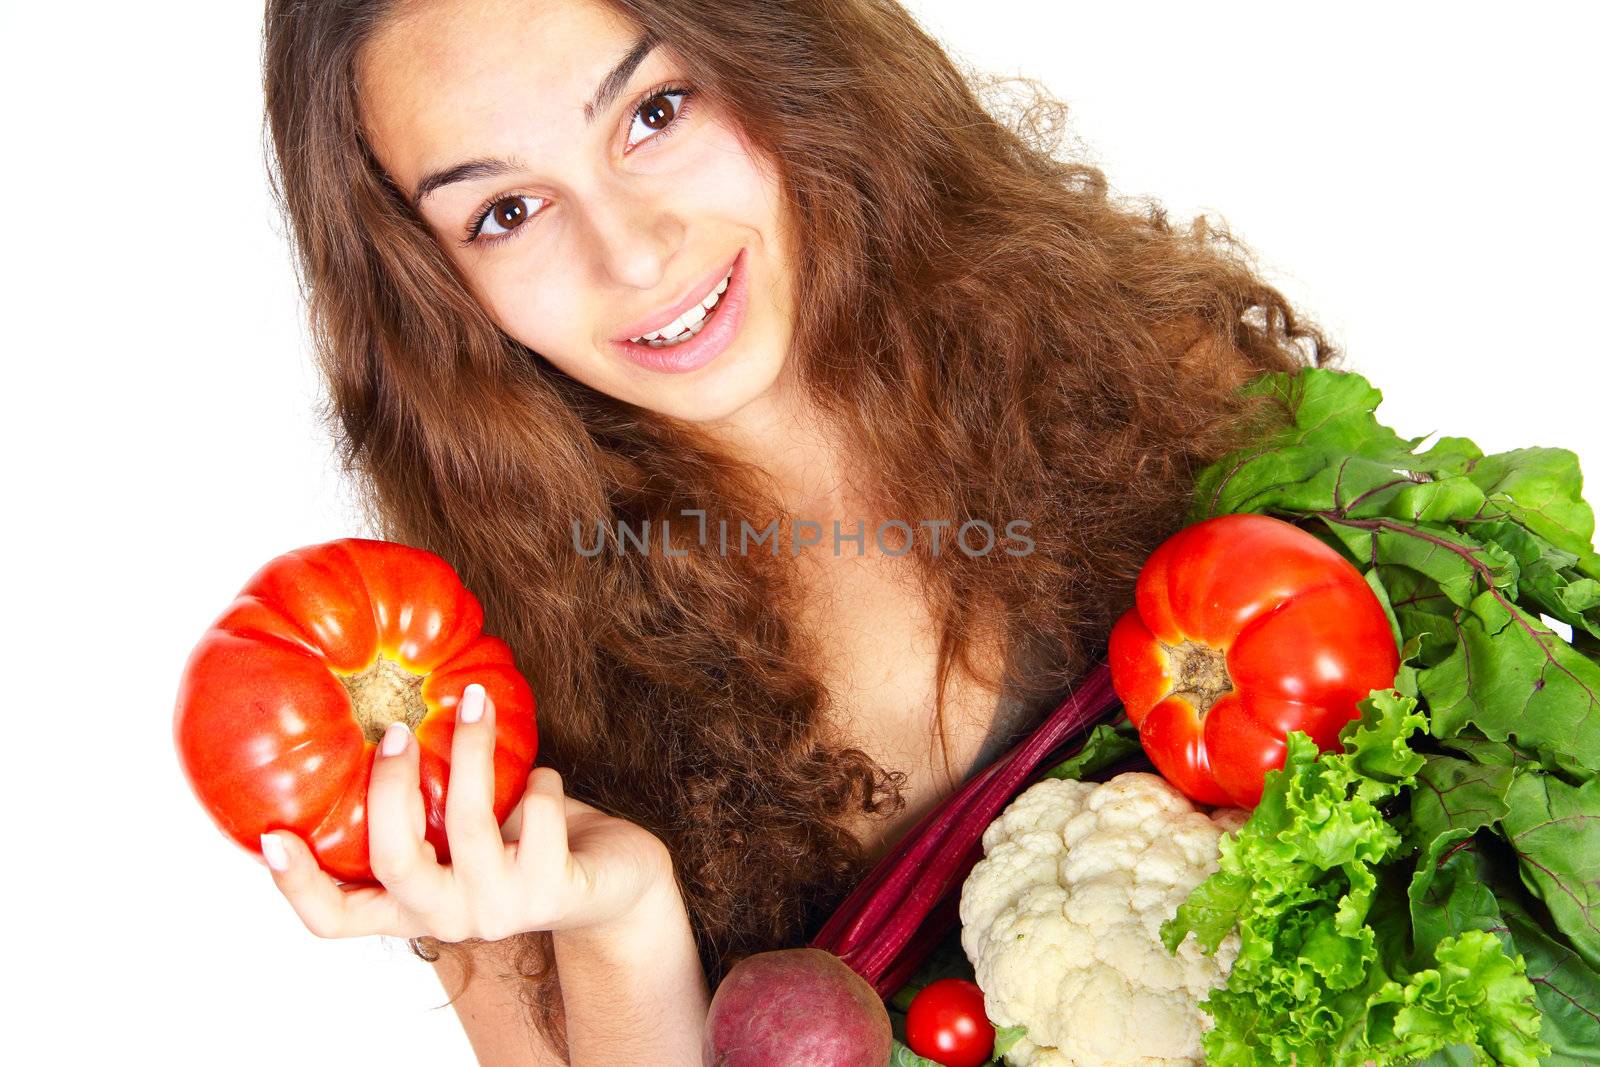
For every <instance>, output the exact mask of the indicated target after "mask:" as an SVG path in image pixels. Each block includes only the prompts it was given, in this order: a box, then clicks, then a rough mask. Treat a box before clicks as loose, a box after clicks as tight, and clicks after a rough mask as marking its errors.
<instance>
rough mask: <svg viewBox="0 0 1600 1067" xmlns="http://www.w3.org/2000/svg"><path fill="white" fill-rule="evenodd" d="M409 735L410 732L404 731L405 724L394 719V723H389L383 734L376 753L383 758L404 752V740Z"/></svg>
mask: <svg viewBox="0 0 1600 1067" xmlns="http://www.w3.org/2000/svg"><path fill="white" fill-rule="evenodd" d="M410 734H411V731H410V730H408V729H406V724H405V723H403V722H401V721H400V720H398V719H396V720H395V721H394V722H392V723H390V724H389V728H388V729H387V730H385V731H384V732H383V744H382V745H381V746H379V748H378V751H379V752H381V753H383V754H384V755H385V756H398V755H400V753H402V752H404V751H405V750H406V738H407V737H408V736H410Z"/></svg>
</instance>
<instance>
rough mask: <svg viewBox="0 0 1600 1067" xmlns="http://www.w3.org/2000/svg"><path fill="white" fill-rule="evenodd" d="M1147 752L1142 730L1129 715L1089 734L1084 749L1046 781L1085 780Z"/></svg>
mask: <svg viewBox="0 0 1600 1067" xmlns="http://www.w3.org/2000/svg"><path fill="white" fill-rule="evenodd" d="M1143 751H1144V749H1143V747H1142V746H1141V745H1140V744H1139V730H1138V728H1137V727H1135V726H1134V725H1133V723H1131V722H1129V721H1128V717H1127V716H1126V715H1123V716H1121V717H1120V718H1118V719H1117V720H1116V721H1115V722H1109V723H1101V724H1100V725H1098V726H1096V727H1095V728H1094V729H1093V730H1090V731H1089V736H1088V738H1086V739H1085V740H1084V742H1083V747H1082V748H1080V749H1078V751H1077V752H1076V753H1075V754H1074V755H1071V756H1068V757H1067V758H1066V759H1064V760H1062V761H1061V762H1060V763H1058V764H1056V765H1055V766H1054V767H1052V768H1050V769H1049V770H1048V771H1045V772H1044V777H1046V778H1068V779H1074V780H1076V779H1083V778H1087V777H1089V776H1090V775H1094V774H1098V773H1100V772H1101V771H1103V770H1105V769H1106V768H1108V767H1114V766H1116V765H1117V764H1119V763H1121V762H1122V761H1123V760H1125V759H1130V758H1132V757H1134V756H1137V755H1139V754H1140V753H1142V752H1143Z"/></svg>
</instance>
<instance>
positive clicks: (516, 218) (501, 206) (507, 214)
mask: <svg viewBox="0 0 1600 1067" xmlns="http://www.w3.org/2000/svg"><path fill="white" fill-rule="evenodd" d="M490 214H491V215H493V216H494V221H495V222H497V223H499V224H500V225H501V226H504V227H505V228H506V229H508V230H509V229H511V228H512V227H513V226H516V225H517V224H518V223H520V222H521V221H522V220H523V219H525V218H527V217H528V209H527V208H525V207H523V206H522V201H521V200H520V199H517V198H516V197H512V198H511V199H509V200H502V201H500V202H499V203H498V204H496V205H495V206H494V209H493V210H492V211H490Z"/></svg>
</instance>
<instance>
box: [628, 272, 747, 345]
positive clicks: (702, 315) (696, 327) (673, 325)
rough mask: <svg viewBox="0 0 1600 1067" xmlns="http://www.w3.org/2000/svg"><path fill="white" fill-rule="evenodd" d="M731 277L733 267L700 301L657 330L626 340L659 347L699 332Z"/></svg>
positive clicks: (726, 287)
mask: <svg viewBox="0 0 1600 1067" xmlns="http://www.w3.org/2000/svg"><path fill="white" fill-rule="evenodd" d="M732 277H733V268H732V267H729V268H728V273H727V274H724V275H723V276H722V281H720V282H718V283H717V287H716V288H715V289H713V290H712V291H711V292H710V293H709V294H707V296H706V298H705V299H704V300H702V301H700V303H699V304H698V305H697V306H695V307H692V308H690V309H689V310H688V311H685V312H684V313H683V314H682V315H679V316H678V317H677V318H675V319H673V320H672V321H671V322H669V323H667V324H666V325H665V326H663V327H661V329H659V330H652V331H650V332H649V333H647V334H645V335H643V336H642V337H630V338H628V340H630V341H632V342H633V343H634V344H640V345H645V344H647V345H650V346H651V347H652V348H660V347H662V344H663V343H677V342H681V341H686V340H688V339H689V338H690V337H693V336H694V335H695V334H697V333H699V332H700V327H701V325H702V324H703V323H704V322H705V319H706V316H707V315H709V314H710V313H711V310H712V309H713V308H715V307H716V306H717V301H718V299H720V298H721V296H722V294H723V293H725V292H727V291H728V281H729V279H731V278H732Z"/></svg>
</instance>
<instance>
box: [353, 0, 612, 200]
mask: <svg viewBox="0 0 1600 1067" xmlns="http://www.w3.org/2000/svg"><path fill="white" fill-rule="evenodd" d="M637 37H638V30H637V28H636V27H634V26H632V25H631V24H630V23H629V22H628V21H627V20H626V19H624V18H623V17H622V16H621V15H618V14H617V13H616V12H614V11H612V10H611V9H610V8H608V7H605V6H604V5H602V4H600V3H598V2H595V0H411V2H409V3H402V4H400V5H397V7H396V8H395V10H394V13H393V14H392V15H391V16H390V17H389V19H388V21H387V22H386V23H385V24H384V25H382V26H381V27H379V28H378V30H377V31H376V32H375V33H374V34H373V36H372V38H371V39H370V40H369V41H368V42H367V44H366V45H365V46H364V47H363V48H362V50H361V54H360V55H359V56H358V57H357V63H356V93H357V100H358V105H359V109H360V114H361V121H362V125H363V127H364V128H365V130H366V133H367V136H368V139H369V140H370V142H371V143H372V147H373V151H374V152H375V153H376V154H377V156H378V159H379V161H380V162H382V163H383V165H384V168H385V169H386V170H388V171H389V173H390V176H391V177H393V178H394V179H395V180H396V181H397V182H399V183H400V184H401V185H402V186H403V187H404V188H406V189H410V188H411V187H412V184H413V183H414V182H415V181H416V180H417V178H418V177H420V175H421V173H422V172H423V170H424V169H425V168H429V167H433V166H438V165H441V164H448V163H452V162H455V161H457V160H460V159H465V158H468V157H473V156H482V155H502V154H505V155H523V154H525V155H529V156H534V157H542V156H545V155H547V154H548V151H547V150H546V148H545V146H552V147H553V146H558V145H560V144H563V143H569V142H570V141H571V140H572V139H573V138H574V137H575V136H576V135H577V134H578V133H579V131H581V130H583V129H584V128H586V123H585V121H584V117H583V105H584V104H585V103H586V102H587V101H588V100H589V98H590V97H591V96H592V95H593V93H594V91H595V87H596V86H597V85H598V84H599V82H600V79H601V78H603V77H604V76H605V74H606V72H607V71H608V70H610V69H611V67H612V66H613V65H614V64H615V63H616V62H617V60H618V59H620V58H621V56H622V55H623V53H625V52H626V51H627V49H628V48H629V47H630V46H631V45H632V44H633V42H634V41H635V40H636V39H637Z"/></svg>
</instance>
